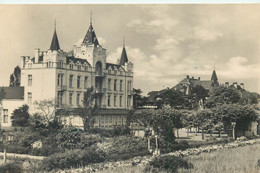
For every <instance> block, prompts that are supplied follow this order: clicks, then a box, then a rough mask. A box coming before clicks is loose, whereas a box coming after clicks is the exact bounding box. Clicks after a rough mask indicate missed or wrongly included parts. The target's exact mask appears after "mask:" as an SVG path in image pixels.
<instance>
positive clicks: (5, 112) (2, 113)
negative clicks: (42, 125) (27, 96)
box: [0, 87, 24, 128]
mask: <svg viewBox="0 0 260 173" xmlns="http://www.w3.org/2000/svg"><path fill="white" fill-rule="evenodd" d="M3 89H4V91H5V97H4V99H3V100H2V101H1V103H0V117H1V121H0V122H1V127H3V128H4V127H11V126H12V122H11V116H12V113H13V111H14V110H15V109H17V108H18V107H20V106H22V105H23V104H24V87H3Z"/></svg>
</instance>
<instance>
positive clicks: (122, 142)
mask: <svg viewBox="0 0 260 173" xmlns="http://www.w3.org/2000/svg"><path fill="white" fill-rule="evenodd" d="M107 153H108V154H107V158H106V159H107V160H109V161H117V160H126V159H130V158H133V157H136V156H144V155H148V154H149V152H148V149H147V140H146V139H143V138H139V137H130V136H129V137H127V136H120V137H118V138H114V141H113V143H112V147H110V148H109V149H108V151H107Z"/></svg>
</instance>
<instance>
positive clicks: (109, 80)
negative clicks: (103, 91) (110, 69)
mask: <svg viewBox="0 0 260 173" xmlns="http://www.w3.org/2000/svg"><path fill="white" fill-rule="evenodd" d="M108 90H109V91H111V79H108Z"/></svg>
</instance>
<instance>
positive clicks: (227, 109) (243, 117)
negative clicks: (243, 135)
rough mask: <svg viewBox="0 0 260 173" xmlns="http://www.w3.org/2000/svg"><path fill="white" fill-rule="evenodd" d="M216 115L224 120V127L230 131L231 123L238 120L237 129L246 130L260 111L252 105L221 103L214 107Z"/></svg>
mask: <svg viewBox="0 0 260 173" xmlns="http://www.w3.org/2000/svg"><path fill="white" fill-rule="evenodd" d="M214 112H215V116H217V117H219V119H221V120H222V123H223V126H224V129H225V130H226V131H227V132H228V130H229V129H231V123H232V122H236V127H235V129H236V131H237V130H239V131H242V132H245V131H246V130H248V127H249V125H250V124H251V122H253V121H256V120H257V119H258V116H259V115H258V113H257V112H256V111H255V110H254V108H253V107H252V106H250V105H245V106H242V105H239V104H229V105H221V106H218V107H216V108H215V109H214Z"/></svg>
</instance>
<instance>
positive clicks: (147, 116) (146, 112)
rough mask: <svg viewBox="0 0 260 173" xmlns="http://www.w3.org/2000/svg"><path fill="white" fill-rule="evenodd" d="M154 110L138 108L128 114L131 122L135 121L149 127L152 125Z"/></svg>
mask: <svg viewBox="0 0 260 173" xmlns="http://www.w3.org/2000/svg"><path fill="white" fill-rule="evenodd" d="M154 114H155V110H153V109H139V110H136V111H135V112H133V114H132V115H129V116H130V122H131V123H137V124H138V125H140V126H143V127H149V126H151V125H152V121H153V118H154Z"/></svg>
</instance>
